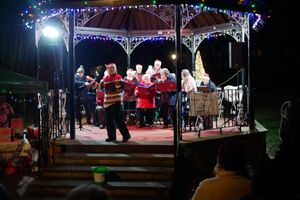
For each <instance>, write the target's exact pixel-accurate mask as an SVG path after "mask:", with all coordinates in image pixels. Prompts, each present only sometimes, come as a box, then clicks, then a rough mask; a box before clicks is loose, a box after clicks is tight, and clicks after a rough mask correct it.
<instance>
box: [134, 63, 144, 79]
mask: <svg viewBox="0 0 300 200" xmlns="http://www.w3.org/2000/svg"><path fill="white" fill-rule="evenodd" d="M143 75H144V74H143V65H141V64H136V65H135V74H134V76H135V78H136V80H137V81H138V83H141V82H142V76H143Z"/></svg>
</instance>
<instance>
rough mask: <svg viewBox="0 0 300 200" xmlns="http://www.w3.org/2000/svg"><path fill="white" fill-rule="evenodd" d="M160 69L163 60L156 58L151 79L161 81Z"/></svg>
mask: <svg viewBox="0 0 300 200" xmlns="http://www.w3.org/2000/svg"><path fill="white" fill-rule="evenodd" d="M160 70H161V61H160V60H158V59H156V60H155V61H154V67H153V73H152V77H151V79H152V80H153V81H154V82H158V81H160Z"/></svg>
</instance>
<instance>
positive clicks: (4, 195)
mask: <svg viewBox="0 0 300 200" xmlns="http://www.w3.org/2000/svg"><path fill="white" fill-rule="evenodd" d="M0 197H1V200H10V195H9V193H8V191H7V190H6V188H5V187H4V185H3V184H2V183H0Z"/></svg>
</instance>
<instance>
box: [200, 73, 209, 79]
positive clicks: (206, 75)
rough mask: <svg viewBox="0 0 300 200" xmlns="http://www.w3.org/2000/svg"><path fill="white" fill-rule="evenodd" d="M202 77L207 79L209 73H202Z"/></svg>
mask: <svg viewBox="0 0 300 200" xmlns="http://www.w3.org/2000/svg"><path fill="white" fill-rule="evenodd" d="M201 78H202V79H208V80H209V74H207V73H204V74H203V75H202V77H201Z"/></svg>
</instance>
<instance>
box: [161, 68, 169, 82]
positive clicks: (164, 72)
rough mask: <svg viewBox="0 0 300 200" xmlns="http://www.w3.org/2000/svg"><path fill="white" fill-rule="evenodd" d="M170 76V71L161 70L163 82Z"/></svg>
mask: <svg viewBox="0 0 300 200" xmlns="http://www.w3.org/2000/svg"><path fill="white" fill-rule="evenodd" d="M169 74H170V71H169V70H168V69H167V68H162V69H161V70H160V78H161V80H162V81H166V80H167V78H168V76H169Z"/></svg>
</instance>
